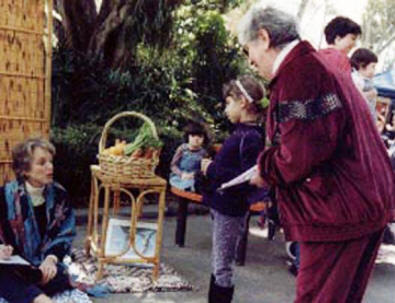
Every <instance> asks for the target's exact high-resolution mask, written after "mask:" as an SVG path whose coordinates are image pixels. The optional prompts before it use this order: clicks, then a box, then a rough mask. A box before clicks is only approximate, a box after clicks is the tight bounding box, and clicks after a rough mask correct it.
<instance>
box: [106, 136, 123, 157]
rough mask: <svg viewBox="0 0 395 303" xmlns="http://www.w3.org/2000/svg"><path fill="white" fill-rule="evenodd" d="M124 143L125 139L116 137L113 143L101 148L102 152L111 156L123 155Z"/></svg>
mask: <svg viewBox="0 0 395 303" xmlns="http://www.w3.org/2000/svg"><path fill="white" fill-rule="evenodd" d="M125 145H126V141H120V140H119V139H116V140H115V145H114V146H111V147H108V148H106V149H105V150H103V152H102V154H103V155H112V156H123V155H124V149H125Z"/></svg>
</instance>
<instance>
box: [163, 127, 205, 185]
mask: <svg viewBox="0 0 395 303" xmlns="http://www.w3.org/2000/svg"><path fill="white" fill-rule="evenodd" d="M184 133H185V141H186V142H187V143H183V144H181V145H180V146H179V147H178V148H177V150H176V152H175V154H174V156H173V159H172V161H171V165H170V170H171V173H170V179H169V181H170V185H171V186H174V187H176V188H179V189H182V190H186V191H195V174H196V173H197V172H198V171H200V162H201V160H202V159H203V158H204V157H206V156H207V151H206V150H205V149H204V148H203V145H204V144H207V141H208V136H207V133H206V130H205V127H204V125H202V124H201V123H198V122H191V123H189V124H188V125H187V126H186V128H185V130H184Z"/></svg>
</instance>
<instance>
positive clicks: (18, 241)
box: [0, 139, 75, 303]
mask: <svg viewBox="0 0 395 303" xmlns="http://www.w3.org/2000/svg"><path fill="white" fill-rule="evenodd" d="M54 154H55V148H54V146H53V145H52V144H51V143H49V142H48V141H47V140H43V139H28V140H26V141H24V142H22V143H20V144H19V145H17V146H16V147H15V148H14V149H13V152H12V158H13V169H14V172H15V174H16V180H15V181H12V182H9V183H7V184H5V186H4V187H1V188H0V242H2V244H3V245H2V246H0V249H1V250H2V253H0V257H3V258H7V257H8V256H9V255H10V253H11V252H12V251H13V254H17V255H20V256H22V257H23V258H24V259H26V260H27V261H29V262H30V263H31V264H32V265H33V266H34V267H37V268H38V269H39V271H38V270H36V272H38V274H39V275H38V279H39V280H37V279H36V280H37V281H35V279H32V277H27V275H24V274H21V272H19V271H17V270H16V269H15V267H12V266H6V265H2V264H0V297H2V298H4V299H5V300H7V301H8V302H10V303H14V302H15V303H28V302H29V303H30V302H34V303H47V302H53V301H52V300H51V299H50V298H49V297H50V296H53V295H55V294H58V293H61V292H63V291H65V290H68V289H72V286H71V284H70V280H69V276H68V274H67V272H66V268H65V267H64V265H63V263H62V260H63V257H64V256H65V255H66V254H68V253H69V252H70V248H71V242H72V240H73V238H74V236H75V217H74V213H73V210H72V209H71V205H70V201H69V199H68V196H67V192H66V191H65V189H64V188H63V187H62V186H61V185H59V184H58V183H56V182H54V181H53V163H52V158H53V156H54ZM40 272H41V273H40Z"/></svg>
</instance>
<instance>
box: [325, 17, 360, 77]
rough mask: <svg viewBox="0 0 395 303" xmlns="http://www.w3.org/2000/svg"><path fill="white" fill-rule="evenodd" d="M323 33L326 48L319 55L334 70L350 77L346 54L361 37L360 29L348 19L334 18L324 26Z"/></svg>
mask: <svg viewBox="0 0 395 303" xmlns="http://www.w3.org/2000/svg"><path fill="white" fill-rule="evenodd" d="M324 33H325V39H326V42H327V43H328V48H325V49H321V50H319V53H320V54H321V55H322V57H323V58H324V59H325V60H326V61H327V62H328V63H329V64H330V65H332V66H333V67H334V69H336V70H338V71H340V72H341V73H344V74H345V75H351V64H350V61H349V59H348V57H347V54H348V53H349V52H350V51H351V49H352V48H353V47H354V46H355V44H356V40H357V39H358V37H359V36H360V35H361V33H362V31H361V27H360V26H359V25H358V24H357V23H355V22H354V21H352V20H351V19H349V18H346V17H336V18H334V19H332V20H331V21H330V22H329V23H328V24H327V25H326V26H325V29H324Z"/></svg>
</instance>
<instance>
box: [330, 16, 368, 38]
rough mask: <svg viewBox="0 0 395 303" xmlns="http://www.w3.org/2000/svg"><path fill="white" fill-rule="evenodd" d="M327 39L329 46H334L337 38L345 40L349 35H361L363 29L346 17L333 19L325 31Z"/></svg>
mask: <svg viewBox="0 0 395 303" xmlns="http://www.w3.org/2000/svg"><path fill="white" fill-rule="evenodd" d="M324 33H325V39H326V42H327V43H328V44H334V43H335V39H336V37H337V36H339V37H340V38H343V37H345V36H347V35H348V34H354V35H357V36H358V35H360V34H361V33H362V30H361V27H360V26H359V25H358V24H357V23H355V22H354V21H352V20H351V19H349V18H346V17H336V18H334V19H332V20H331V21H330V22H329V23H328V24H327V25H326V26H325V29H324Z"/></svg>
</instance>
